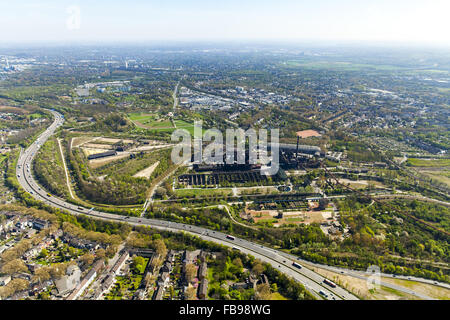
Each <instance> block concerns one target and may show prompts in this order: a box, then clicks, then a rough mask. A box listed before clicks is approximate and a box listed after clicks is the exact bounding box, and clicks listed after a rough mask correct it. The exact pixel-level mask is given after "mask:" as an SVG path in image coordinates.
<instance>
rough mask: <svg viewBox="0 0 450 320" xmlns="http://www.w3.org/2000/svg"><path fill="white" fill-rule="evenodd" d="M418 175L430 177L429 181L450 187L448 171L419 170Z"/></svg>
mask: <svg viewBox="0 0 450 320" xmlns="http://www.w3.org/2000/svg"><path fill="white" fill-rule="evenodd" d="M420 173H422V174H424V175H426V176H428V177H430V178H431V179H434V180H437V181H439V182H442V183H445V184H446V185H447V186H449V187H450V170H438V171H432V170H429V171H427V170H420Z"/></svg>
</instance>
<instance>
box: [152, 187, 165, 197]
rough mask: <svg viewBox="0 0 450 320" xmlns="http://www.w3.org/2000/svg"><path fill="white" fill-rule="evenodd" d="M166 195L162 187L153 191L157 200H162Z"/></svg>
mask: <svg viewBox="0 0 450 320" xmlns="http://www.w3.org/2000/svg"><path fill="white" fill-rule="evenodd" d="M166 194H167V190H166V189H165V188H163V187H158V188H156V190H155V195H156V196H157V197H158V198H164V196H165V195H166Z"/></svg>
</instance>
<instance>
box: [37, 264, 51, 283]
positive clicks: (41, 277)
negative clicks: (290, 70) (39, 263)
mask: <svg viewBox="0 0 450 320" xmlns="http://www.w3.org/2000/svg"><path fill="white" fill-rule="evenodd" d="M49 279H50V273H49V271H48V269H47V268H45V267H43V268H39V269H37V270H36V271H35V272H34V275H33V282H39V283H41V282H43V281H47V280H49Z"/></svg>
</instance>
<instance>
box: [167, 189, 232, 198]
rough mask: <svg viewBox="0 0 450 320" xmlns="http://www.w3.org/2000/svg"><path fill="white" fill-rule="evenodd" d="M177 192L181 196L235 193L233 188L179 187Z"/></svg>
mask: <svg viewBox="0 0 450 320" xmlns="http://www.w3.org/2000/svg"><path fill="white" fill-rule="evenodd" d="M175 193H176V195H177V197H179V198H184V197H187V198H191V197H207V196H214V195H216V196H225V195H227V196H231V195H233V192H232V191H231V189H178V190H175Z"/></svg>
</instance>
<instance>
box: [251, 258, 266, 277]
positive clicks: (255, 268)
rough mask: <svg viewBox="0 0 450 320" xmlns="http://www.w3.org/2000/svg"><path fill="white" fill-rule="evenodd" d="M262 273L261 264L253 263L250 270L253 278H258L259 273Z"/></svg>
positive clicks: (258, 262) (262, 267)
mask: <svg viewBox="0 0 450 320" xmlns="http://www.w3.org/2000/svg"><path fill="white" fill-rule="evenodd" d="M263 271H264V266H263V265H262V264H261V262H260V261H255V263H254V265H253V268H252V273H253V274H254V275H255V276H259V275H260V274H261V273H263Z"/></svg>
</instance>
